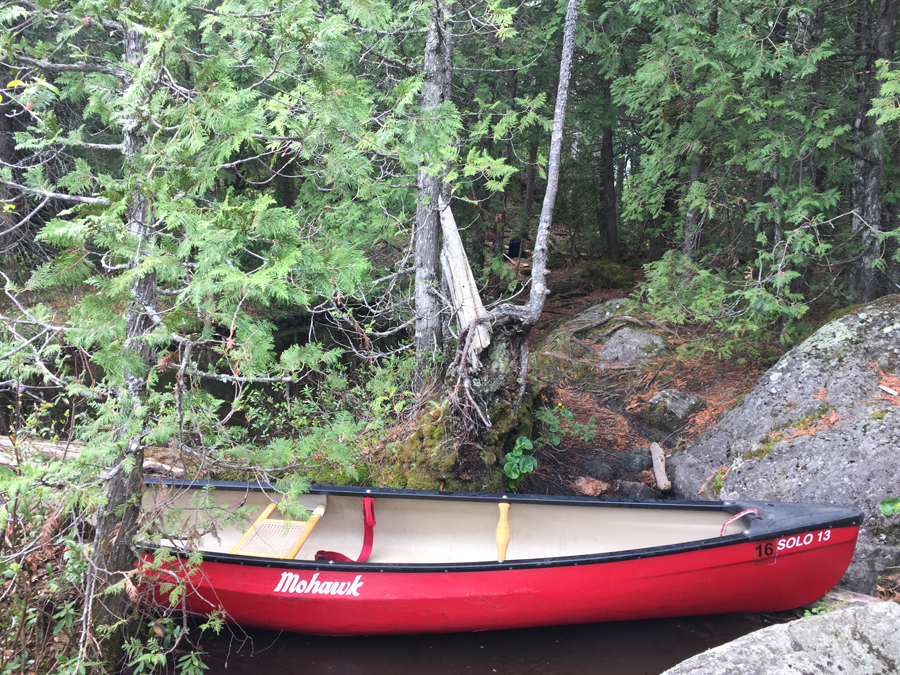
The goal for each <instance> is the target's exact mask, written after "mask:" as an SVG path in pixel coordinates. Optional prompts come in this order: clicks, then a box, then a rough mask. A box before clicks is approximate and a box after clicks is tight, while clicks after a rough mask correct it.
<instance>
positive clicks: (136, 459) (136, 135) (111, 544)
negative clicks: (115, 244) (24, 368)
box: [91, 30, 157, 661]
mask: <svg viewBox="0 0 900 675" xmlns="http://www.w3.org/2000/svg"><path fill="white" fill-rule="evenodd" d="M144 55H145V53H144V42H143V38H142V36H141V34H140V32H138V31H136V30H129V31H128V32H127V33H126V38H125V60H126V62H127V63H128V64H129V65H131V66H134V67H139V66H140V65H141V62H142V61H143V58H144ZM126 84H130V83H126ZM124 140H125V160H126V162H127V163H131V162H133V161H134V158H135V156H136V155H137V154H138V153H139V152H140V151H141V149H142V148H143V146H144V145H145V144H146V142H147V138H146V136H145V132H144V130H143V128H142V123H141V121H140V120H139V119H138V117H137V116H134V117H132V118H131V119H130V120H128V122H127V123H126V125H125V130H124ZM149 211H150V207H149V203H148V201H147V199H146V198H145V197H144V196H143V195H142V194H141V193H140V191H139V190H135V191H134V192H133V193H132V195H131V204H130V205H129V207H128V209H127V210H126V226H127V228H128V232H129V234H130V235H131V237H132V238H133V240H134V242H135V244H136V247H137V249H136V254H135V259H134V260H133V261H132V265H133V266H137V265H138V263H139V259H140V257H141V255H142V254H143V253H144V252H145V249H146V248H147V247H148V246H149V231H148V223H149V220H150V218H149ZM156 302H157V286H156V275H155V274H154V273H150V274H146V275H145V276H143V277H141V278H140V279H138V280H136V281H135V282H134V283H133V284H132V286H131V300H130V301H129V303H128V305H127V307H126V310H125V322H126V340H125V348H126V349H127V350H129V351H131V352H134V353H136V354H138V355H139V356H140V358H141V359H142V360H143V361H144V363H149V362H151V361H152V360H153V357H154V354H153V350H152V348H150V347H149V346H148V345H147V344H146V343H144V342H143V341H142V340H141V339H140V338H141V337H142V336H144V335H147V334H148V333H149V332H150V331H151V330H152V327H153V322H152V321H151V319H150V316H149V313H150V312H155V311H156ZM144 379H145V378H144V377H141V376H140V374H139V373H133V372H130V371H127V372H126V373H125V388H126V392H123V396H122V400H123V405H127V406H129V408H130V409H127V410H123V411H122V414H124V415H129V416H135V415H138V414H139V410H140V400H141V397H142V396H144V395H145V394H146V392H145V388H144ZM143 435H144V431H142V432H140V433H139V434H138V435H136V436H134V437H132V438H130V439H129V440H128V442H127V443H126V444H125V448H124V451H123V452H122V454H121V455H120V456H119V458H118V460H117V462H116V464H115V466H114V467H113V468H112V470H111V471H110V474H109V477H108V478H107V480H106V487H105V492H104V495H105V497H106V504H105V505H104V507H103V508H102V510H101V511H100V512H99V513H98V514H97V520H96V531H95V536H94V548H93V553H92V555H91V563H92V566H93V569H94V571H95V572H96V579H95V581H94V584H93V604H92V608H91V627H92V630H93V631H94V633H95V635H96V633H97V629H98V628H99V627H100V626H104V625H107V626H108V625H112V624H114V623H117V622H119V621H121V620H123V619H126V618H127V616H128V614H129V599H128V597H127V596H126V594H124V593H118V594H114V595H103V590H104V589H105V588H106V587H108V586H110V585H112V584H114V583H116V582H118V581H120V580H121V578H122V573H123V572H128V571H130V570H133V569H134V565H135V562H136V556H135V549H134V537H135V535H136V534H137V525H138V516H139V515H140V506H141V500H140V495H141V494H142V492H143V482H144V476H143V460H144V447H143V440H142V439H143ZM120 647H121V641H120V640H117V639H116V638H113V639H112V641H111V642H107V643H106V644H105V645H104V652H103V656H104V657H105V658H106V659H107V660H109V661H114V660H115V659H117V658H118V655H119V649H120Z"/></svg>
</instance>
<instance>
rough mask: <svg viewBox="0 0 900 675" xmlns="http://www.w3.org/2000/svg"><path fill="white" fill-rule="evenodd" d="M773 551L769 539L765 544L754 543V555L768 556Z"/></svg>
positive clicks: (759, 556)
mask: <svg viewBox="0 0 900 675" xmlns="http://www.w3.org/2000/svg"><path fill="white" fill-rule="evenodd" d="M774 553H775V546H774V545H773V544H772V542H771V541H767V542H766V543H765V544H757V545H756V557H757V558H768V557H769V556H770V555H772V554H774Z"/></svg>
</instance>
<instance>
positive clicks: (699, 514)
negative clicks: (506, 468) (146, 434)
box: [144, 488, 748, 564]
mask: <svg viewBox="0 0 900 675" xmlns="http://www.w3.org/2000/svg"><path fill="white" fill-rule="evenodd" d="M198 493H200V491H198V490H189V489H177V488H176V489H172V488H170V489H166V490H163V491H159V490H156V489H150V490H148V492H147V493H146V496H145V499H144V510H145V512H148V513H151V514H154V517H153V521H154V522H155V523H159V524H161V527H162V532H161V533H160V534H159V537H158V539H157V541H159V543H161V544H163V545H168V546H174V547H175V548H188V549H192V550H196V549H198V548H199V550H202V551H205V552H210V553H225V554H227V553H230V552H231V551H232V549H233V548H234V547H235V545H236V544H237V543H238V542H239V541H240V539H241V537H242V536H243V535H244V533H245V532H246V531H247V529H248V528H249V527H250V525H251V524H252V523H253V521H254V520H255V519H256V518H257V516H259V515H260V514H261V513H262V512H263V510H264V509H265V507H266V506H268V505H269V504H271V503H272V501H277V500H278V499H279V495H277V494H275V493H264V492H261V491H256V492H249V491H237V490H215V491H214V492H213V499H214V502H215V505H216V507H219V508H223V509H224V510H225V511H227V512H232V513H233V512H234V511H235V510H236V509H238V508H240V507H243V509H244V511H243V513H244V516H245V517H243V518H241V520H240V522H233V523H227V524H225V523H222V522H221V521H220V522H219V523H218V524H217V525H215V527H214V528H209V527H207V526H206V523H207V521H208V520H209V517H208V515H209V510H208V504H207V506H205V507H199V506H197V504H198V503H199V499H198V498H199V496H200V495H199V494H198ZM299 502H300V503H301V504H303V505H304V506H306V507H307V508H308V509H310V510H313V509H314V508H315V507H316V506H318V505H324V506H325V507H326V510H325V515H324V516H323V517H322V519H321V521H319V523H318V524H317V525H316V527H315V528H314V529H313V531H312V533H311V534H310V536H309V539H308V540H307V541H306V543H305V544H304V545H303V547H302V548H301V550H300V552H299V553H298V554H297V555H296V557H295V558H294V559H295V560H310V561H311V560H314V557H315V554H316V551H318V550H328V551H337V552H340V553H343V554H344V555H347V556H349V557H351V558H353V559H356V557H357V556H358V555H359V552H360V549H361V547H362V542H363V534H364V528H363V518H362V496H356V495H352V496H344V495H334V494H329V495H324V494H321V495H318V494H308V495H304V496H303V497H301V498H300V500H299ZM498 503H500V500H499V499H498V500H497V501H496V502H493V503H492V502H485V501H464V500H461V499H440V498H415V499H410V498H398V497H390V496H384V495H377V496H376V499H375V518H376V521H377V525H376V527H375V530H374V547H373V549H372V554H371V556H370V558H369V562H371V563H385V564H392V563H395V564H443V563H447V564H453V563H473V562H488V561H495V560H496V559H497V547H496V543H495V531H496V528H497V523H498V518H499V508H498V506H497V504H498ZM730 515H731V514H729V513H727V512H725V511H724V510H712V509H696V510H694V509H665V508H642V507H627V506H621V505H615V506H611V505H609V504H606V505H604V504H603V503H602V502H595V503H588V504H565V505H559V504H542V503H513V504H512V506H511V508H510V510H509V526H510V543H509V549H508V553H507V558H506V559H507V560H532V559H545V558H559V557H568V556H585V555H595V554H600V553H608V552H615V551H629V550H635V549H644V548H651V547H657V546H666V545H671V544H679V543H684V542H691V541H697V540H702V539H711V538H717V537H719V533H720V530H721V528H722V525H723V523H724V522H725V521H726V520H727V519H728V518H729V517H730ZM282 517H283V516H281V515H280V513H279V510H278V509H276V510H275V512H274V513H273V514H272V516H271V518H282ZM201 524H203V525H202V526H201ZM747 526H748V523H747V519H746V518H741V519H739V520H737V521H735V522H733V523H731V524H729V525H728V527H727V529H726V531H725V534H737V533H740V532H743V531H744V530H745V529H746V528H747ZM278 529H281V528H278ZM207 530H211V531H207ZM191 531H194V533H195V534H194V537H193V540H192V542H191V543H190V544H187V542H186V541H185V540H183V539H180V538H177V537H179V536H182V534H181V533H185V532H191ZM176 533H178V534H176ZM282 534H283V532H282V531H279V532H276V533H275V536H276V537H277V536H280V535H282ZM166 535H168V536H166ZM198 542H199V544H198Z"/></svg>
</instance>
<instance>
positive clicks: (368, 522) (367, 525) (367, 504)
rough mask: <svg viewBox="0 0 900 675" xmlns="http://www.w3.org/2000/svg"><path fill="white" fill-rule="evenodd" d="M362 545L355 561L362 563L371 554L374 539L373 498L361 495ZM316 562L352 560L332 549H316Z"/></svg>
mask: <svg viewBox="0 0 900 675" xmlns="http://www.w3.org/2000/svg"><path fill="white" fill-rule="evenodd" d="M362 507H363V528H364V533H363V546H362V551H360V553H359V558H357V559H356V562H359V563H363V562H366V561H367V560H368V559H369V556H370V555H372V542H373V541H374V539H375V498H374V497H363V501H362ZM316 561H317V562H354V561H353V560H352V559H350V558H348V557H347V556H345V555H344V554H343V553H335V552H334V551H317V552H316Z"/></svg>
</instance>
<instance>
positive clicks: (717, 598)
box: [144, 482, 862, 635]
mask: <svg viewBox="0 0 900 675" xmlns="http://www.w3.org/2000/svg"><path fill="white" fill-rule="evenodd" d="M208 487H212V488H214V490H213V491H212V492H211V493H210V492H208V491H206V492H204V493H203V494H204V498H203V499H202V500H198V499H197V498H196V497H197V496H198V494H199V493H198V492H197V491H198V490H199V489H201V488H208ZM279 499H280V495H279V494H278V493H276V492H275V491H274V490H272V489H271V488H270V487H269V486H262V487H260V486H256V485H248V484H246V483H228V482H210V483H204V482H194V483H191V484H178V483H175V484H172V483H167V484H165V485H163V484H162V483H157V484H155V486H154V485H151V486H150V487H149V489H148V491H147V497H146V498H145V502H144V506H145V510H147V511H148V512H149V513H151V514H154V518H153V520H154V522H160V523H163V522H165V523H167V525H166V527H168V528H178V529H179V531H180V532H181V533H184V532H187V531H191V530H193V531H194V532H195V538H194V541H193V543H192V544H187V543H186V541H185V540H183V539H177V538H176V535H172V534H171V533H173V532H175V529H169V530H168V532H169V533H170V535H169V537H168V538H163V539H161V542H162V544H164V545H168V546H172V547H174V548H175V550H176V553H178V558H177V559H176V560H177V562H176V563H174V564H172V563H169V564H168V571H169V573H174V574H175V575H176V576H179V577H180V578H182V579H185V578H186V579H187V585H188V588H187V593H186V595H185V598H184V599H183V600H182V601H180V602H184V603H185V604H184V606H183V609H185V610H186V611H188V612H189V613H192V614H205V613H208V612H211V611H214V610H217V609H222V610H224V611H225V613H226V616H227V617H228V620H229V621H232V622H234V623H236V624H239V625H242V626H246V627H257V628H269V629H274V630H286V631H294V632H298V633H316V634H325V635H373V634H385V633H436V632H452V631H477V630H486V629H500V628H519V627H528V626H545V625H553V624H566V623H584V622H594V621H621V620H625V619H643V618H655V617H668V616H686V615H691V614H714V613H724V612H772V611H780V610H786V609H791V608H794V607H798V606H799V605H803V604H805V603H808V602H812V601H813V600H816V599H817V598H819V597H821V596H822V595H824V594H825V593H826V592H827V591H828V590H829V589H830V588H831V587H832V586H834V584H836V583H837V582H838V580H840V578H841V576H842V575H843V574H844V572H845V570H846V569H847V566H848V565H849V563H850V559H851V557H852V556H853V549H854V547H855V545H856V537H857V534H858V532H859V526H860V523H861V522H862V512H861V511H860V510H858V509H855V508H849V507H841V506H832V505H811V504H785V503H776V502H744V501H740V502H677V501H660V502H635V501H618V500H604V499H598V498H581V497H543V496H530V495H495V494H473V493H447V492H429V491H417V490H390V489H375V488H371V489H368V488H352V487H329V486H321V485H320V486H314V487H313V489H312V490H311V492H310V493H309V494H308V495H304V496H303V497H302V498H301V499H300V503H301V504H302V505H304V506H307V507H308V508H309V510H310V511H311V512H312V513H313V515H312V517H310V518H309V519H308V521H307V522H303V521H298V520H290V519H288V518H287V517H286V516H282V515H280V514H279V511H278V510H277V507H276V504H277V502H278V501H279ZM201 501H202V502H203V503H204V506H203V507H202V508H201V507H199V506H196V504H198V503H199V502H201ZM211 501H214V502H215V507H213V506H211ZM498 505H499V508H498ZM266 507H268V508H266ZM214 510H218V511H219V512H221V513H231V514H232V515H233V514H235V513H237V514H239V515H241V516H242V517H243V519H241V518H235V517H232V518H231V520H232V521H233V522H231V523H229V524H226V523H223V522H218V524H216V525H215V526H214V527H212V526H210V525H208V524H207V521H208V519H209V514H210V513H211V512H212V511H214ZM323 513H324V515H322V514H323ZM163 515H165V516H166V517H165V518H163V517H162V516H163ZM173 523H176V524H175V525H173ZM177 536H185V535H184V534H179V535H177ZM507 542H508V543H507ZM148 548H152V547H148ZM183 549H190V550H193V549H196V550H201V551H203V561H202V563H200V564H199V566H197V567H195V568H193V569H192V570H191V571H187V568H186V567H185V565H186V564H187V560H186V552H185V551H184V550H183ZM498 551H499V552H498ZM147 557H148V559H149V557H150V555H149V554H148V556H147ZM317 558H318V559H317ZM498 558H500V559H501V561H499V562H498ZM357 561H359V562H357ZM156 596H157V600H158V601H160V602H164V601H165V599H166V598H167V597H168V595H167V594H166V593H164V592H162V591H161V590H160V589H159V588H157V591H156Z"/></svg>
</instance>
